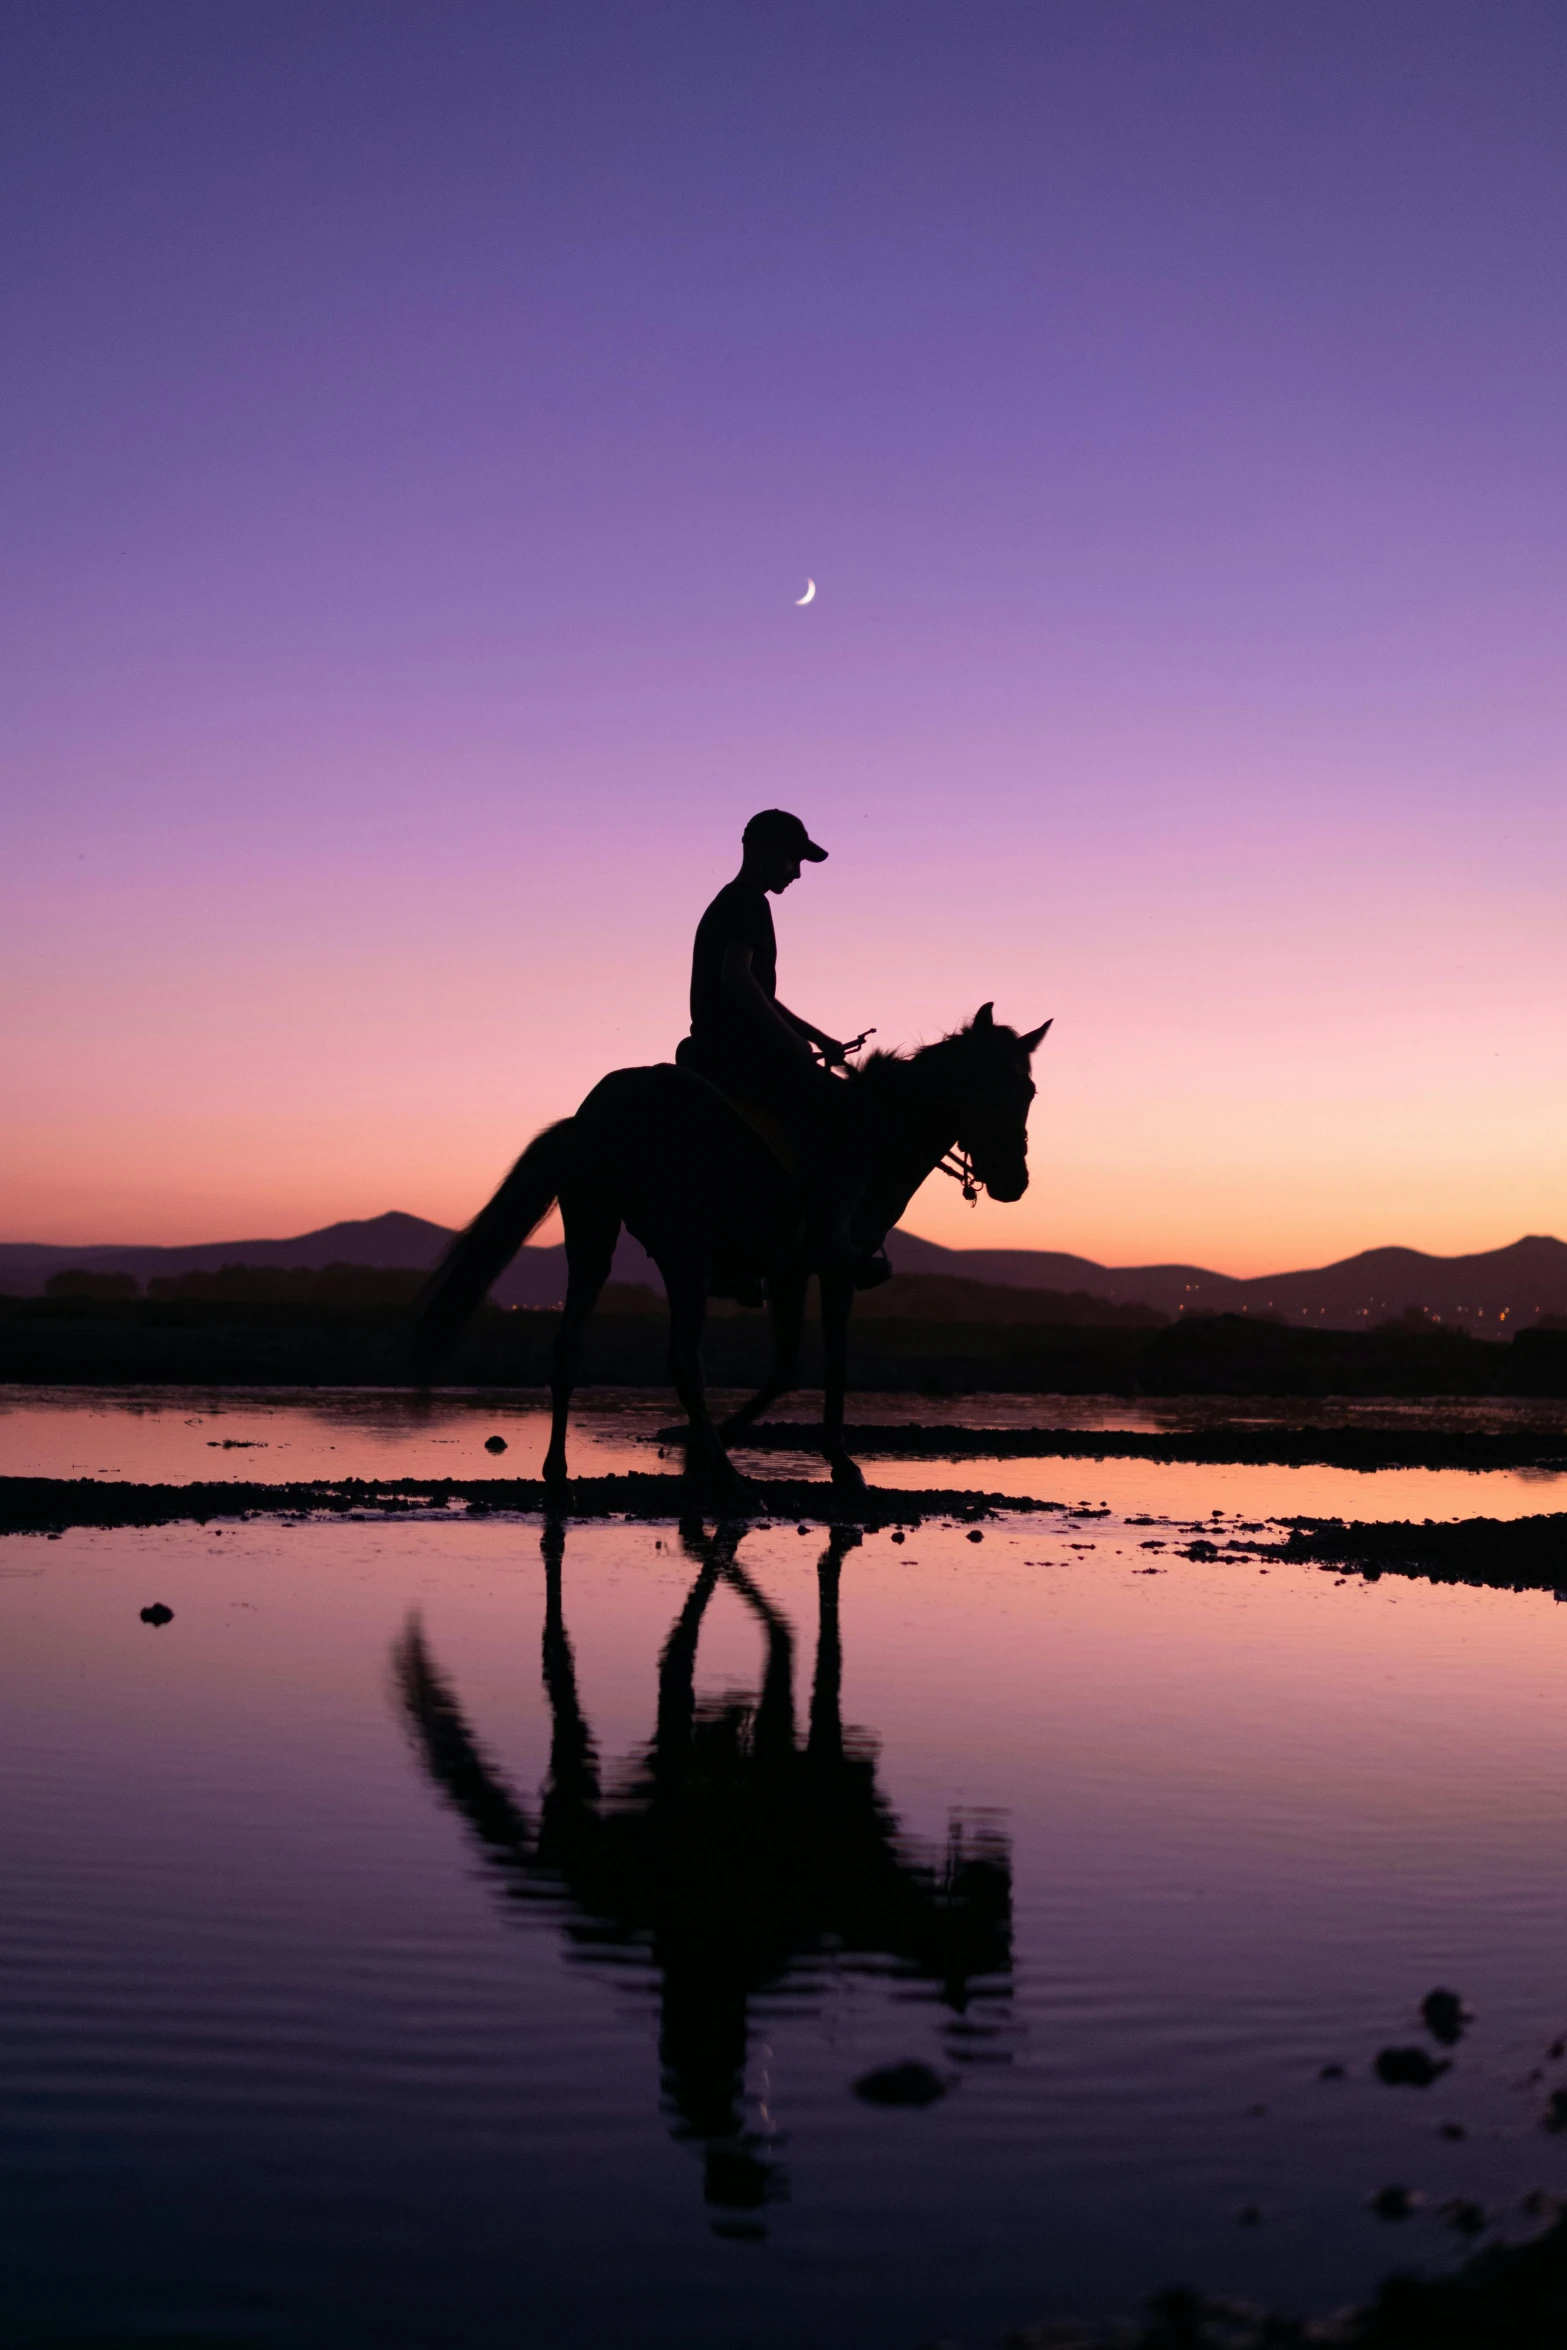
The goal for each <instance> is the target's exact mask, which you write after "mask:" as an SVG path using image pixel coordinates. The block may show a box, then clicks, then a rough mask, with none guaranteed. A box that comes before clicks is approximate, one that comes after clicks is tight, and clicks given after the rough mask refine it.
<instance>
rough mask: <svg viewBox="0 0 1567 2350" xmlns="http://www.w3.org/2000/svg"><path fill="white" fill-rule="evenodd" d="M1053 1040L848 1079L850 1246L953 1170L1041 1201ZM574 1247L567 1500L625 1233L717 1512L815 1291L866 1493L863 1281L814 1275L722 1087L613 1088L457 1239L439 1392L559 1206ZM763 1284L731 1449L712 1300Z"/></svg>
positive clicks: (802, 1241)
mask: <svg viewBox="0 0 1567 2350" xmlns="http://www.w3.org/2000/svg"><path fill="white" fill-rule="evenodd" d="M1049 1026H1050V1022H1049V1021H1048V1020H1047V1021H1046V1022H1045V1023H1044V1024H1043V1026H1042V1027H1039V1028H1035V1029H1031V1030H1029V1031H1028V1033H1027V1034H1026V1035H1021V1036H1020V1035H1019V1034H1018V1032H1017V1031H1016V1029H1013V1028H1006V1027H1003V1026H1002V1025H1001V1024H1000V1023H999V1022H998V1021H996V1020H995V1019H994V1018H993V1016H992V1011H991V1007H990V1005H989V1004H982V1005H981V1006H980V1009H979V1011H978V1012H977V1013H976V1014H975V1016H974V1018H973V1019H972V1020H971V1021H970V1022H969V1023H968V1025H967V1027H965V1028H960V1029H959V1030H957V1031H956V1033H955V1034H954V1035H951V1036H947V1037H943V1038H942V1039H941V1041H940V1042H939V1043H938V1044H933V1045H927V1046H925V1047H924V1048H923V1049H922V1050H921V1051H919V1052H915V1053H911V1054H909V1055H907V1056H903V1055H900V1054H896V1053H873V1054H871V1055H870V1057H869V1058H868V1059H867V1060H866V1061H865V1062H864V1063H862V1064H861V1066H860V1067H859V1068H858V1069H857V1070H856V1071H855V1072H854V1074H853V1075H852V1077H849V1078H846V1079H845V1080H844V1083H845V1085H846V1087H852V1088H853V1094H852V1103H853V1112H854V1116H853V1124H854V1127H855V1131H856V1135H857V1144H856V1148H857V1151H858V1154H859V1158H860V1161H861V1163H862V1164H863V1166H864V1169H865V1180H864V1182H863V1185H862V1186H861V1190H860V1195H859V1203H858V1206H857V1207H856V1209H855V1212H854V1217H853V1223H852V1239H853V1243H854V1246H855V1248H856V1249H857V1250H858V1251H859V1252H861V1254H862V1255H863V1254H869V1253H870V1252H872V1251H874V1250H875V1249H878V1248H879V1247H880V1246H881V1243H882V1242H883V1240H884V1239H885V1238H886V1236H887V1234H888V1233H889V1232H890V1231H891V1230H892V1228H893V1226H894V1225H895V1224H896V1223H897V1221H898V1218H899V1217H900V1216H901V1215H902V1213H903V1211H904V1209H905V1208H906V1207H907V1206H908V1203H909V1201H910V1200H911V1199H912V1198H913V1196H914V1194H915V1192H916V1191H917V1190H918V1189H919V1187H920V1185H921V1184H922V1183H923V1182H924V1181H925V1178H926V1177H927V1176H928V1175H929V1174H931V1173H932V1171H933V1170H934V1169H935V1168H937V1167H940V1166H943V1165H945V1163H946V1162H947V1161H948V1159H949V1158H950V1157H951V1156H952V1155H953V1154H954V1153H956V1154H957V1156H958V1160H959V1166H958V1167H956V1168H952V1167H949V1168H948V1169H947V1171H948V1172H949V1173H958V1172H961V1173H962V1174H963V1176H964V1182H965V1189H966V1190H967V1191H968V1193H969V1195H970V1196H972V1194H973V1189H974V1187H975V1186H976V1185H981V1186H983V1188H984V1189H985V1190H987V1191H988V1192H989V1193H990V1195H991V1197H992V1198H993V1199H998V1200H1017V1199H1021V1198H1022V1196H1023V1193H1024V1192H1025V1191H1026V1190H1027V1188H1028V1131H1027V1129H1028V1110H1029V1104H1030V1102H1031V1101H1032V1100H1033V1097H1034V1083H1033V1079H1032V1077H1031V1076H1030V1074H1029V1061H1030V1058H1031V1056H1032V1054H1033V1052H1034V1050H1035V1048H1036V1046H1037V1045H1038V1044H1039V1043H1040V1041H1041V1039H1042V1038H1043V1037H1044V1035H1045V1033H1046V1031H1047V1030H1048V1028H1049ZM557 1200H558V1201H559V1203H560V1211H561V1218H562V1222H563V1223H564V1226H565V1234H566V1265H567V1287H566V1306H565V1312H564V1314H563V1315H562V1318H561V1326H560V1329H559V1331H558V1333H557V1335H556V1339H555V1350H554V1361H553V1377H552V1380H551V1387H550V1394H551V1402H552V1407H553V1416H552V1422H551V1429H550V1443H549V1450H548V1452H547V1454H546V1456H545V1461H544V1479H545V1483H546V1484H547V1485H550V1486H553V1487H555V1488H557V1489H559V1488H562V1487H564V1485H565V1483H566V1474H567V1472H566V1424H567V1419H568V1416H569V1413H570V1409H571V1397H572V1392H573V1390H574V1388H575V1386H576V1383H577V1377H578V1373H579V1370H580V1366H581V1361H582V1340H583V1331H584V1328H585V1326H586V1323H587V1320H588V1317H589V1315H590V1314H591V1313H592V1311H593V1308H594V1306H595V1304H596V1303H597V1301H598V1296H599V1292H600V1291H601V1289H602V1288H603V1286H604V1284H605V1282H606V1281H607V1280H608V1278H609V1272H610V1266H611V1264H612V1263H613V1261H614V1255H615V1243H616V1241H617V1240H618V1238H619V1236H620V1230H621V1226H622V1225H625V1226H626V1227H627V1229H628V1230H629V1231H631V1232H632V1233H634V1234H635V1236H636V1238H637V1239H638V1240H639V1241H641V1243H642V1245H643V1247H644V1248H645V1249H646V1250H647V1253H648V1255H649V1256H650V1257H651V1258H652V1259H653V1261H654V1263H655V1264H656V1265H657V1266H658V1269H659V1272H660V1273H661V1275H662V1276H663V1281H664V1288H665V1292H666V1294H667V1296H668V1299H669V1334H670V1345H669V1367H670V1375H671V1378H672V1379H673V1382H674V1386H675V1391H676V1393H677V1394H678V1396H679V1398H680V1401H681V1404H682V1406H683V1407H684V1409H685V1413H686V1417H687V1419H688V1421H689V1423H690V1427H689V1439H688V1446H687V1464H688V1468H689V1469H691V1470H692V1471H694V1472H695V1473H697V1474H698V1475H700V1476H703V1477H705V1478H706V1479H707V1480H708V1481H709V1482H710V1483H711V1484H713V1485H714V1486H716V1487H717V1488H718V1489H719V1490H720V1492H724V1493H729V1494H736V1493H740V1492H743V1490H744V1486H743V1481H742V1480H741V1479H740V1478H739V1476H738V1475H737V1473H736V1471H735V1469H734V1467H733V1465H732V1463H731V1462H730V1459H729V1455H728V1452H727V1451H726V1449H725V1441H724V1440H725V1439H726V1438H730V1437H734V1436H737V1435H739V1434H740V1433H741V1432H742V1431H743V1430H744V1429H746V1428H748V1427H749V1426H750V1425H751V1424H752V1422H753V1421H754V1420H755V1419H756V1418H757V1417H758V1416H759V1414H760V1413H761V1412H763V1411H765V1410H766V1408H767V1406H768V1405H769V1404H771V1403H773V1402H775V1401H776V1400H777V1398H778V1397H779V1396H780V1395H783V1394H785V1393H786V1392H787V1390H788V1389H789V1388H791V1387H793V1386H794V1385H795V1383H796V1380H797V1377H798V1370H799V1357H800V1328H801V1323H802V1321H803V1318H804V1307H805V1287H806V1282H807V1280H808V1278H809V1276H810V1274H811V1273H812V1272H813V1271H814V1272H816V1273H817V1275H818V1279H819V1282H820V1289H821V1311H822V1353H823V1368H824V1386H825V1401H824V1406H823V1413H822V1420H823V1430H822V1433H823V1451H824V1453H825V1456H826V1458H827V1460H828V1461H829V1462H830V1463H831V1466H832V1473H833V1478H834V1481H835V1482H836V1483H838V1484H839V1485H842V1486H845V1487H848V1488H850V1489H852V1490H863V1488H864V1483H865V1480H864V1478H863V1477H862V1476H861V1474H860V1471H859V1469H858V1467H857V1466H856V1464H855V1462H854V1461H853V1460H852V1459H851V1457H850V1455H849V1452H848V1450H847V1448H846V1447H845V1444H844V1441H843V1409H844V1389H845V1385H846V1381H847V1351H848V1324H849V1310H850V1306H851V1304H852V1301H853V1294H854V1280H853V1270H852V1267H850V1266H848V1265H846V1264H844V1263H842V1262H837V1261H834V1262H822V1263H819V1264H818V1263H813V1261H812V1259H813V1243H812V1241H811V1238H810V1225H809V1222H808V1220H807V1219H806V1217H805V1215H804V1213H803V1207H804V1202H803V1197H802V1192H801V1188H800V1185H799V1184H798V1182H797V1181H795V1180H794V1179H793V1178H792V1177H791V1176H790V1175H789V1174H788V1173H787V1172H786V1171H785V1169H784V1167H783V1166H782V1165H781V1163H780V1162H779V1160H778V1159H777V1158H775V1157H774V1155H773V1154H772V1152H770V1151H769V1150H768V1149H767V1148H766V1146H765V1145H764V1143H763V1142H762V1141H761V1139H760V1137H759V1136H758V1135H757V1134H756V1132H755V1131H754V1130H753V1129H752V1128H751V1127H750V1126H749V1125H747V1124H746V1122H745V1121H744V1119H742V1118H741V1117H740V1116H739V1115H738V1114H737V1113H736V1111H735V1110H734V1109H733V1107H732V1106H731V1105H730V1103H729V1102H728V1101H727V1100H726V1099H725V1097H724V1095H723V1094H721V1093H720V1092H719V1091H718V1089H717V1087H716V1086H713V1085H710V1084H709V1083H708V1082H707V1080H706V1079H705V1078H703V1077H701V1076H698V1075H697V1074H695V1073H694V1072H693V1071H691V1070H688V1069H682V1068H678V1067H676V1066H675V1065H674V1064H673V1063H664V1064H660V1065H658V1066H656V1067H654V1068H648V1069H618V1070H616V1071H615V1072H614V1073H613V1074H612V1075H611V1076H608V1077H606V1078H604V1079H603V1080H602V1081H601V1083H600V1084H598V1085H596V1086H595V1087H594V1089H593V1091H592V1092H591V1093H590V1094H589V1095H588V1097H587V1099H586V1100H585V1101H584V1102H583V1104H582V1107H581V1108H580V1109H579V1110H578V1112H577V1114H576V1116H575V1117H573V1118H563V1119H562V1120H561V1121H560V1122H559V1124H557V1125H554V1126H550V1127H547V1128H546V1129H545V1131H544V1132H543V1133H542V1134H540V1135H539V1136H537V1138H536V1139H535V1140H534V1141H533V1142H531V1143H530V1144H529V1145H528V1148H527V1149H526V1150H525V1151H524V1152H523V1154H522V1157H521V1158H520V1159H519V1160H518V1161H517V1164H516V1165H515V1167H513V1169H512V1171H511V1173H510V1174H509V1175H508V1176H507V1178H506V1180H505V1182H504V1183H503V1184H502V1185H501V1187H500V1189H499V1190H498V1191H497V1192H496V1194H495V1196H494V1198H493V1199H491V1200H490V1201H489V1202H488V1204H487V1205H486V1206H485V1207H483V1208H481V1209H480V1211H479V1213H478V1215H477V1216H476V1217H475V1218H474V1220H473V1222H472V1223H471V1224H470V1225H469V1226H468V1228H467V1230H466V1231H465V1232H462V1233H460V1234H459V1235H458V1237H457V1239H456V1240H455V1241H454V1243H453V1244H452V1247H451V1249H450V1250H449V1251H448V1253H447V1255H446V1258H445V1260H444V1261H443V1263H442V1264H441V1265H440V1266H439V1267H438V1269H437V1271H436V1272H435V1274H434V1275H433V1276H432V1278H431V1281H430V1284H429V1287H428V1288H427V1290H426V1292H425V1295H424V1298H423V1300H422V1302H421V1305H420V1308H419V1313H418V1319H417V1324H416V1328H415V1333H414V1345H413V1360H414V1368H415V1372H416V1374H417V1375H418V1376H420V1377H421V1378H429V1377H431V1376H432V1375H433V1374H434V1372H435V1370H436V1369H437V1368H438V1367H439V1365H440V1363H441V1361H442V1360H443V1359H444V1357H445V1356H446V1354H447V1353H448V1352H449V1351H450V1349H451V1347H452V1346H453V1345H454V1344H455V1343H456V1340H457V1338H458V1337H459V1336H460V1334H461V1332H462V1330H463V1328H464V1326H465V1325H466V1323H467V1321H468V1319H469V1317H470V1316H471V1315H472V1314H473V1312H474V1311H475V1309H476V1308H477V1307H478V1305H479V1303H480V1301H481V1300H482V1298H483V1297H484V1294H485V1292H486V1290H488V1288H489V1286H490V1284H491V1282H492V1281H493V1280H494V1279H495V1277H496V1275H497V1274H498V1273H500V1272H501V1271H502V1270H503V1269H504V1267H505V1266H506V1265H508V1264H509V1263H510V1262H511V1259H512V1258H513V1257H514V1256H515V1255H516V1253H517V1251H518V1249H519V1248H520V1247H521V1246H522V1244H523V1242H524V1241H525V1240H526V1239H527V1237H528V1234H529V1233H530V1232H532V1231H533V1230H534V1228H535V1227H536V1226H537V1225H538V1224H539V1223H540V1222H542V1220H543V1218H544V1217H545V1216H546V1215H547V1214H548V1213H549V1211H550V1209H551V1207H552V1206H554V1204H555V1203H556V1201H557ZM720 1267H722V1268H724V1270H725V1271H726V1272H730V1273H733V1272H735V1271H740V1272H742V1273H748V1274H750V1275H753V1276H755V1277H757V1278H758V1279H764V1280H765V1281H766V1284H767V1292H768V1303H769V1306H770V1308H771V1313H772V1324H773V1355H774V1360H773V1371H772V1375H771V1377H770V1378H769V1379H768V1381H767V1383H766V1385H765V1386H764V1387H763V1388H762V1389H761V1391H760V1392H759V1394H757V1395H756V1396H754V1397H753V1398H752V1399H751V1401H750V1402H749V1403H747V1404H744V1405H742V1407H741V1409H740V1410H739V1411H738V1412H736V1413H734V1414H733V1416H732V1417H731V1418H730V1419H728V1420H727V1421H726V1422H725V1423H724V1426H723V1428H722V1430H719V1429H717V1428H715V1427H714V1425H713V1422H712V1419H711V1417H710V1415H709V1413H708V1408H707V1400H706V1395H705V1392H704V1381H703V1375H702V1329H703V1323H704V1321H705V1318H706V1312H707V1297H708V1290H709V1284H710V1282H711V1280H712V1278H713V1276H714V1274H715V1272H716V1271H717V1270H718V1269H719V1268H720Z"/></svg>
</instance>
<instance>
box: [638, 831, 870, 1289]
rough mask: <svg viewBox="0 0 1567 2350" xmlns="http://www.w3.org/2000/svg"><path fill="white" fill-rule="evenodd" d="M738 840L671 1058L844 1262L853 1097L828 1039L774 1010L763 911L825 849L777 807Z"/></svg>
mask: <svg viewBox="0 0 1567 2350" xmlns="http://www.w3.org/2000/svg"><path fill="white" fill-rule="evenodd" d="M740 841H741V860H740V870H739V872H738V873H737V874H736V875H735V877H734V879H733V881H729V882H726V883H725V884H724V887H723V888H722V889H721V890H720V891H719V893H718V895H717V897H716V898H714V900H713V902H712V904H711V905H710V906H709V907H708V909H707V911H706V912H705V913H704V915H703V916H702V919H701V921H700V922H699V923H698V924H697V930H696V944H695V947H694V949H693V951H692V956H691V1033H690V1035H689V1036H688V1037H686V1038H685V1040H684V1041H683V1042H682V1044H681V1045H680V1047H679V1049H678V1050H677V1052H676V1054H675V1058H676V1060H677V1061H678V1062H679V1063H680V1066H681V1067H682V1068H685V1069H694V1070H696V1071H697V1073H698V1074H699V1075H701V1076H703V1077H706V1078H708V1079H709V1080H710V1081H711V1082H712V1083H713V1084H714V1085H716V1086H718V1087H719V1089H720V1091H722V1092H723V1093H725V1094H727V1095H728V1096H729V1097H730V1099H731V1100H732V1101H733V1102H734V1104H735V1106H736V1108H737V1109H738V1110H739V1111H740V1112H741V1114H742V1115H743V1116H744V1117H745V1118H747V1119H748V1121H749V1122H750V1123H751V1124H752V1125H753V1126H755V1127H756V1128H757V1130H758V1131H759V1132H760V1133H761V1135H762V1137H763V1139H764V1140H765V1141H766V1142H767V1143H768V1145H769V1147H770V1148H771V1149H772V1150H773V1152H774V1153H775V1155H776V1156H777V1157H778V1158H780V1159H781V1160H782V1161H783V1162H784V1164H785V1165H786V1166H787V1167H788V1168H789V1170H790V1172H791V1173H792V1174H794V1175H796V1176H797V1177H798V1178H799V1179H800V1181H801V1182H802V1184H803V1185H804V1187H805V1189H806V1193H807V1197H808V1200H809V1202H810V1204H811V1208H812V1211H813V1213H812V1222H813V1223H814V1224H815V1225H816V1226H817V1232H816V1235H815V1241H816V1251H817V1253H818V1254H820V1255H822V1256H824V1257H825V1258H826V1259H827V1261H829V1262H833V1263H842V1264H848V1263H852V1262H853V1261H854V1260H855V1255H856V1252H855V1249H854V1246H853V1243H852V1241H851V1238H850V1234H849V1219H850V1216H851V1215H852V1213H853V1210H854V1205H855V1202H856V1200H857V1198H858V1196H859V1190H860V1184H861V1181H862V1172H861V1168H860V1164H859V1160H860V1152H859V1150H858V1148H857V1146H856V1142H855V1124H856V1121H855V1119H854V1116H853V1098H852V1088H851V1087H850V1086H848V1085H846V1084H844V1083H843V1082H842V1081H841V1080H839V1079H837V1078H835V1077H832V1076H830V1075H829V1074H828V1071H829V1070H830V1069H832V1068H837V1067H842V1066H843V1065H844V1062H845V1058H846V1056H845V1053H844V1048H843V1046H842V1044H840V1042H839V1041H838V1039H837V1038H836V1037H835V1036H829V1035H828V1034H827V1033H826V1031H825V1030H824V1029H821V1028H816V1027H813V1026H812V1024H811V1022H810V1021H809V1020H806V1019H803V1018H802V1017H801V1015H800V1014H799V1013H798V1012H791V1011H790V1009H789V1007H788V1005H787V1004H783V1003H780V1002H779V1000H778V942H777V936H776V933H775V932H774V929H773V917H772V909H771V907H770V906H769V905H768V903H767V900H768V898H769V896H772V897H781V896H782V895H783V893H784V891H785V890H786V889H790V888H792V887H793V885H794V883H795V882H797V881H798V880H799V878H800V868H801V866H802V864H811V865H820V864H821V863H823V862H824V860H825V858H826V855H827V851H826V850H825V849H823V848H818V847H817V845H816V843H815V841H813V840H812V838H811V836H810V834H809V833H808V832H807V831H806V829H805V826H804V825H803V824H802V823H801V821H800V819H799V817H798V816H791V815H789V814H787V813H786V811H785V810H784V809H782V808H764V809H763V810H762V812H761V813H760V815H757V816H753V817H752V818H751V821H750V823H749V824H748V825H747V826H746V828H745V830H744V832H743V833H742V834H741V836H740ZM812 1045H814V1046H815V1047H816V1049H817V1051H818V1052H819V1053H820V1054H821V1056H822V1062H821V1064H818V1063H817V1061H815V1060H814V1059H813V1058H812V1054H811V1047H812ZM823 1064H824V1065H823ZM873 1278H874V1276H873Z"/></svg>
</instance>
